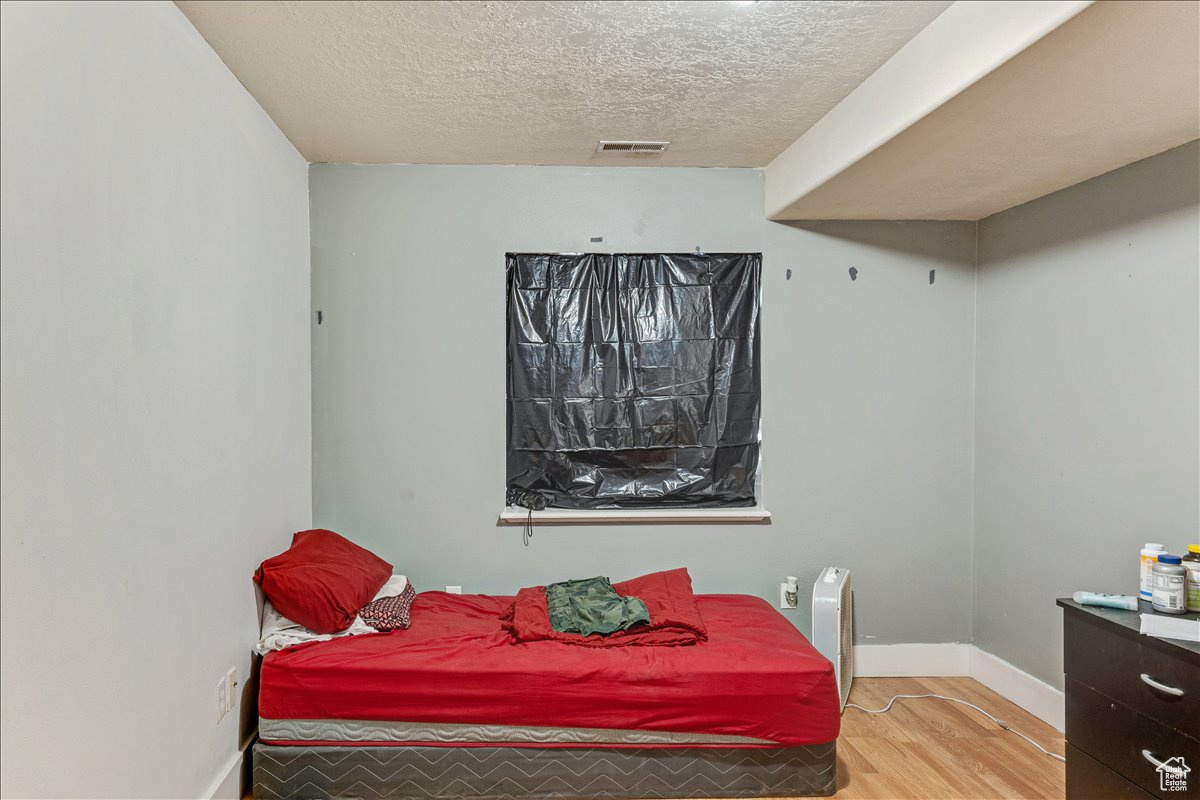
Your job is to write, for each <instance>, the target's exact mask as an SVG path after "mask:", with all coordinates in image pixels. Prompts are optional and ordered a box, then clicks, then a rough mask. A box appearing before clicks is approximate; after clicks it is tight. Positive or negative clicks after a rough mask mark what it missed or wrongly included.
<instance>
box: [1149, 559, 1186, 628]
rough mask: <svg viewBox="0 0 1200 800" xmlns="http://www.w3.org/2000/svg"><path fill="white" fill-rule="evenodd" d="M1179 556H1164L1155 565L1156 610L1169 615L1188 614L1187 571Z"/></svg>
mask: <svg viewBox="0 0 1200 800" xmlns="http://www.w3.org/2000/svg"><path fill="white" fill-rule="evenodd" d="M1182 561H1183V559H1181V558H1180V557H1179V556H1173V555H1169V554H1163V555H1161V556H1159V557H1158V563H1157V564H1155V565H1154V569H1153V573H1154V593H1153V600H1152V602H1153V603H1154V610H1155V611H1162V612H1165V613H1167V614H1186V613H1187V595H1186V594H1185V593H1184V583H1185V581H1186V577H1185V576H1186V575H1187V570H1186V569H1184V568H1183V566H1182V564H1181V562H1182Z"/></svg>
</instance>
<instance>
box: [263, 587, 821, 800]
mask: <svg viewBox="0 0 1200 800" xmlns="http://www.w3.org/2000/svg"><path fill="white" fill-rule="evenodd" d="M512 603H513V598H511V597H496V596H488V595H453V594H446V593H443V592H424V593H421V594H418V595H417V596H416V599H415V600H414V602H413V605H412V626H411V627H410V628H409V629H408V630H403V631H394V632H392V633H386V634H384V633H381V634H373V635H366V636H353V637H348V638H342V639H336V640H332V641H327V642H318V643H312V644H306V645H301V646H298V647H294V648H289V649H287V650H283V651H279V652H273V653H270V654H268V655H267V656H266V657H265V659H264V660H263V665H262V674H261V686H260V693H259V717H260V723H259V725H260V728H259V737H260V741H259V742H258V743H257V744H256V745H255V746H254V767H253V771H254V796H255V797H256V798H276V797H288V798H305V797H313V798H317V797H320V798H325V797H372V798H374V797H392V798H394V797H411V798H451V797H471V798H508V797H529V798H540V797H545V798H550V797H555V798H563V797H580V798H582V797H597V798H599V797H609V798H639V797H736V796H780V795H787V796H799V795H803V796H817V795H829V794H832V793H833V791H834V789H835V755H836V748H835V740H836V738H837V734H838V728H839V723H840V714H839V703H838V694H837V688H836V684H835V680H834V676H833V669H832V666H831V665H830V663H829V662H828V661H827V660H826V659H824V658H823V657H822V656H821V655H820V654H819V653H817V652H816V650H815V649H813V647H812V645H810V644H809V642H808V641H807V640H806V639H805V638H804V637H803V636H802V635H801V634H800V633H799V632H798V631H797V630H796V628H795V627H794V626H793V625H792V624H791V623H790V622H789V621H788V620H786V619H785V618H784V617H783V616H782V615H780V614H779V613H778V612H776V611H775V610H774V609H773V608H771V606H770V605H769V604H768V603H766V602H765V601H763V600H761V599H759V598H755V597H748V596H744V595H698V596H697V597H696V603H697V606H698V608H699V611H700V613H701V614H702V615H703V618H704V621H705V623H706V624H707V627H708V639H707V641H704V642H701V643H699V644H697V645H694V646H688V647H615V648H611V649H596V648H589V647H578V646H573V645H565V644H561V643H558V642H525V643H521V644H515V645H514V644H513V643H512V641H511V639H510V637H509V635H508V633H507V632H505V631H504V630H502V629H501V627H500V625H499V623H498V620H499V618H500V617H501V615H502V614H503V613H504V612H505V610H506V609H507V608H509V607H510V606H512Z"/></svg>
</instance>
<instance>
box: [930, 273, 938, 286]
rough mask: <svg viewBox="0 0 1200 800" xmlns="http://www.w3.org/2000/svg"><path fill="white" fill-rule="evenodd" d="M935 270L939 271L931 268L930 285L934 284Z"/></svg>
mask: <svg viewBox="0 0 1200 800" xmlns="http://www.w3.org/2000/svg"><path fill="white" fill-rule="evenodd" d="M935 272H937V270H936V269H931V270H929V285H930V286H933V273H935Z"/></svg>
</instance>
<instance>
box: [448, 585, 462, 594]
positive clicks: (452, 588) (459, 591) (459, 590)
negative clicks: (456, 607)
mask: <svg viewBox="0 0 1200 800" xmlns="http://www.w3.org/2000/svg"><path fill="white" fill-rule="evenodd" d="M446 591H447V592H449V593H450V594H462V587H461V586H447V587H446Z"/></svg>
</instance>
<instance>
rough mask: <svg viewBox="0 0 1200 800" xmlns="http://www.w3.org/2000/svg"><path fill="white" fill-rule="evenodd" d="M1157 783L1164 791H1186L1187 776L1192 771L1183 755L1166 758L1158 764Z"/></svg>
mask: <svg viewBox="0 0 1200 800" xmlns="http://www.w3.org/2000/svg"><path fill="white" fill-rule="evenodd" d="M1157 769H1158V785H1159V788H1160V789H1161V790H1162V791H1164V792H1186V791H1187V776H1188V773H1189V772H1191V771H1192V768H1191V767H1189V766H1188V765H1187V764H1185V763H1184V761H1183V756H1175V757H1174V758H1168V759H1167V760H1166V761H1162V762H1160V763H1159V764H1158V767H1157Z"/></svg>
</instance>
